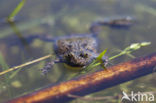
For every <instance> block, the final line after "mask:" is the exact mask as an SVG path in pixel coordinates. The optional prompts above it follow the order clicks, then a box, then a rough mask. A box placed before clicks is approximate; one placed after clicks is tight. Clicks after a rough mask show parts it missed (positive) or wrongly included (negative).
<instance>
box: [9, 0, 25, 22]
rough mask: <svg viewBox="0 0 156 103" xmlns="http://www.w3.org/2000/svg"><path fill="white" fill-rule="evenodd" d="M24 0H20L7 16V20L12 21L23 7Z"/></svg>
mask: <svg viewBox="0 0 156 103" xmlns="http://www.w3.org/2000/svg"><path fill="white" fill-rule="evenodd" d="M25 1H26V0H22V1H21V2H20V3H19V4H18V5H17V6H16V8H15V9H14V10H13V12H12V13H11V14H10V15H9V16H8V20H12V19H14V17H15V16H16V15H17V14H18V12H19V11H20V10H21V9H22V7H23V6H24V4H25Z"/></svg>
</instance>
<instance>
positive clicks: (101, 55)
mask: <svg viewBox="0 0 156 103" xmlns="http://www.w3.org/2000/svg"><path fill="white" fill-rule="evenodd" d="M106 52H107V49H105V50H104V51H103V52H101V53H100V54H99V56H98V57H97V58H96V60H98V61H101V60H102V57H103V56H104V55H105V54H106Z"/></svg>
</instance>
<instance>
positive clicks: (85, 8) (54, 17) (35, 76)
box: [0, 0, 156, 103]
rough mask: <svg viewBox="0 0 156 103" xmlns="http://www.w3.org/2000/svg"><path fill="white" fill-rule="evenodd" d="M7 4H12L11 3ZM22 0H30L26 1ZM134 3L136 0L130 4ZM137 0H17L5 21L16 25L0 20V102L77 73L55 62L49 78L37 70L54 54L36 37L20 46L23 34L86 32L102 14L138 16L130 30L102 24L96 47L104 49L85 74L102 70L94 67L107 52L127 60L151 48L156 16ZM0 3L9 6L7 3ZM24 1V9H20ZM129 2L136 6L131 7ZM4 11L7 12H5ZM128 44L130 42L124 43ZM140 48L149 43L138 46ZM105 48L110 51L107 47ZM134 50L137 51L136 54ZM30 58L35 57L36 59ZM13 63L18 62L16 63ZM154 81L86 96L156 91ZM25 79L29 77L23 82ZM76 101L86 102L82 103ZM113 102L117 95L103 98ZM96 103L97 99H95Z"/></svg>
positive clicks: (113, 58) (147, 79)
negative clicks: (98, 44)
mask: <svg viewBox="0 0 156 103" xmlns="http://www.w3.org/2000/svg"><path fill="white" fill-rule="evenodd" d="M6 1H7V0H6ZM8 2H12V3H13V1H8ZM26 2H28V4H27V3H26ZM84 2H85V3H84ZM88 2H90V3H88ZM135 2H138V3H136V5H133V4H135ZM135 2H134V1H124V0H121V1H119V0H117V1H109V2H108V1H94V0H91V1H90V0H87V1H83V3H82V1H81V0H80V1H75V2H72V1H71V0H69V1H68V2H67V1H61V0H58V1H54V0H52V1H51V2H50V1H48V0H46V1H44V2H43V1H42V0H39V1H38V2H37V1H26V0H21V1H20V2H19V4H18V3H16V4H18V5H17V6H16V7H15V9H14V10H12V12H11V13H10V14H9V16H8V17H6V19H5V20H7V21H9V22H13V23H14V27H15V28H14V27H12V26H6V24H7V23H6V24H5V23H1V22H0V80H1V82H0V102H4V101H6V100H8V98H13V97H15V96H19V95H22V94H25V93H27V92H32V91H34V89H38V88H42V87H44V86H47V85H48V84H52V83H53V84H55V83H56V82H62V81H64V80H67V78H69V77H70V76H71V75H72V74H74V73H75V72H74V73H73V72H70V71H68V70H67V69H64V67H62V66H60V65H55V66H54V68H53V69H52V71H51V72H50V73H49V74H48V75H47V76H41V75H40V73H41V72H40V68H42V67H43V65H44V64H45V63H44V61H43V60H45V59H49V58H51V57H52V55H51V51H52V50H53V47H52V43H48V42H43V41H40V40H36V39H35V40H34V41H31V44H29V42H28V43H26V44H24V43H23V38H24V35H29V34H38V35H43V34H46V33H48V34H52V35H51V36H53V37H56V36H62V35H63V34H71V33H79V32H80V33H81V32H87V31H86V30H87V28H88V25H89V24H90V23H91V22H92V21H95V20H96V19H98V18H102V19H103V17H104V18H105V17H111V16H112V15H113V16H114V15H117V16H120V14H121V15H125V14H126V15H127V14H132V16H135V18H137V20H140V21H139V23H138V24H136V25H134V26H133V27H132V28H128V29H127V30H123V29H118V30H116V29H112V28H109V27H104V28H103V29H104V30H102V32H101V33H100V34H99V37H100V41H101V42H100V43H101V44H103V45H100V47H99V51H100V50H101V51H102V50H103V52H101V53H100V55H99V56H98V57H97V59H96V60H95V61H93V62H92V63H91V64H90V65H89V66H87V67H86V69H85V71H82V72H81V73H87V72H89V71H90V70H92V69H93V68H95V67H96V68H97V69H98V68H100V67H98V66H99V65H101V63H102V59H101V58H102V57H103V56H104V55H105V53H106V51H107V53H106V54H107V55H108V57H109V62H111V63H113V64H116V63H119V62H122V61H125V60H128V59H129V58H127V57H132V58H133V57H135V56H137V57H138V56H142V55H145V54H148V53H151V52H153V50H154V49H155V48H154V46H155V43H156V42H155V32H156V31H155V26H156V25H155V23H154V22H153V21H154V20H155V9H154V7H152V6H151V7H150V6H149V5H148V3H147V4H146V3H145V4H144V2H143V3H142V4H139V3H140V1H139V0H138V1H135ZM148 2H149V3H151V2H155V1H152V0H150V1H148ZM119 3H121V5H120V6H121V7H120V8H118V9H116V7H118V6H119ZM2 4H3V3H2ZM4 4H5V5H7V3H4ZM4 4H3V5H4ZM41 4H42V5H41ZM122 4H124V5H122ZM0 5H1V4H0ZM24 5H25V7H26V8H25V9H22V8H23V6H24ZM71 5H72V6H71ZM125 5H127V6H125ZM131 5H133V6H134V9H133V8H132V7H131ZM6 7H7V6H6ZM93 7H94V8H93ZM10 8H11V7H8V9H10ZM3 9H5V10H7V8H4V7H2V10H3ZM11 9H12V8H11ZM21 10H23V11H22V13H21V12H20V11H21ZM30 11H31V12H30ZM45 11H46V12H45ZM6 12H9V10H8V11H6ZM1 13H2V11H1V10H0V16H1ZM20 13H21V14H20ZM46 13H47V14H46ZM146 14H148V15H146ZM18 15H19V16H18ZM16 16H18V17H17V22H16V19H15V17H16ZM144 16H146V17H147V19H146V20H145V18H143V17H144ZM153 16H154V17H153ZM20 17H21V18H20ZM18 18H19V20H18ZM14 19H15V21H14ZM1 25H2V26H1ZM12 29H14V30H12ZM15 29H16V30H15ZM13 31H14V32H13ZM16 31H17V32H20V34H21V35H16V34H17V32H16ZM11 35H12V36H17V38H18V40H17V38H16V39H15V40H14V39H10V37H11ZM6 38H9V39H6ZM17 41H19V42H17ZM140 41H151V42H152V43H151V45H150V46H147V45H149V44H150V42H141V43H134V42H140ZM20 43H21V44H20ZM131 43H134V44H131ZM130 44H131V45H130ZM127 45H130V46H128V47H126V46H127ZM143 46H147V47H146V48H141V47H143ZM123 47H126V48H125V49H123V50H119V48H123ZM105 48H108V49H107V50H106V49H105ZM116 48H117V49H116ZM138 49H140V50H138ZM135 50H138V51H136V52H134V51H135ZM116 52H119V53H116ZM47 54H50V55H47ZM116 54H117V55H116ZM132 54H133V55H132ZM44 55H47V56H44ZM123 55H128V56H123ZM34 58H39V59H35V60H34ZM39 61H40V62H39ZM20 64H22V65H20ZM30 64H33V65H30ZM15 65H17V66H16V67H14V66H15ZM9 67H13V68H9ZM102 67H103V68H105V66H104V65H102ZM14 70H15V71H14ZM94 70H95V69H94ZM11 71H13V72H11ZM71 77H73V76H71ZM142 80H144V83H141V82H140V81H142ZM154 80H155V75H149V76H146V77H143V78H140V79H137V80H134V81H130V82H127V83H124V84H121V85H120V86H116V87H113V88H109V89H107V90H105V91H101V92H99V93H95V94H92V95H89V96H90V97H92V96H94V97H96V96H97V95H100V96H112V97H115V96H119V94H121V91H122V90H124V91H125V92H129V91H131V90H136V91H143V92H147V91H155V83H154V82H153V81H154ZM25 81H27V83H26V82H25ZM134 84H135V85H134ZM78 101H81V102H82V103H83V102H85V103H86V101H82V100H78ZM117 101H118V102H120V98H118V100H117V99H116V98H114V99H112V100H109V99H106V102H112V103H116V102H117ZM93 102H95V101H93ZM73 103H74V101H73ZM98 103H101V102H100V101H98Z"/></svg>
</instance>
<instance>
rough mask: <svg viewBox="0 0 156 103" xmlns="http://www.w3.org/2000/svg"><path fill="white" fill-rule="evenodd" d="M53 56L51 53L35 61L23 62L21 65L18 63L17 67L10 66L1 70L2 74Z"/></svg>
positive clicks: (0, 73)
mask: <svg viewBox="0 0 156 103" xmlns="http://www.w3.org/2000/svg"><path fill="white" fill-rule="evenodd" d="M51 56H52V55H51V54H49V55H46V56H44V57H41V58H38V59H35V60H33V61H29V62H26V63H24V64H21V65H18V66H15V67H12V68H9V69H7V70H5V71H3V72H0V76H1V75H3V74H5V73H8V72H11V71H14V70H17V69H19V68H22V67H25V66H27V65H30V64H33V63H36V62H39V61H42V60H45V59H47V58H50V57H51Z"/></svg>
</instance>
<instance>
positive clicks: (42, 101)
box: [8, 53, 156, 103]
mask: <svg viewBox="0 0 156 103" xmlns="http://www.w3.org/2000/svg"><path fill="white" fill-rule="evenodd" d="M155 66H156V53H154V54H151V55H149V56H146V57H141V58H137V59H134V60H132V61H129V62H124V63H120V64H118V65H116V66H112V67H109V68H108V69H107V70H101V71H98V72H95V73H93V74H90V75H87V76H83V77H80V78H78V79H74V80H70V81H67V82H63V83H60V84H58V85H55V86H50V87H48V88H45V89H42V90H39V91H36V92H34V93H32V94H28V95H25V96H22V97H19V98H16V99H13V100H11V101H9V102H8V103H64V102H66V101H69V100H72V99H74V98H71V97H69V96H68V94H74V95H79V96H83V95H86V94H89V93H93V92H97V91H100V90H102V89H105V88H108V87H111V86H114V85H117V84H120V83H123V82H126V81H129V80H132V79H135V78H138V77H140V76H144V75H146V74H149V73H152V72H153V71H154V67H155Z"/></svg>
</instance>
